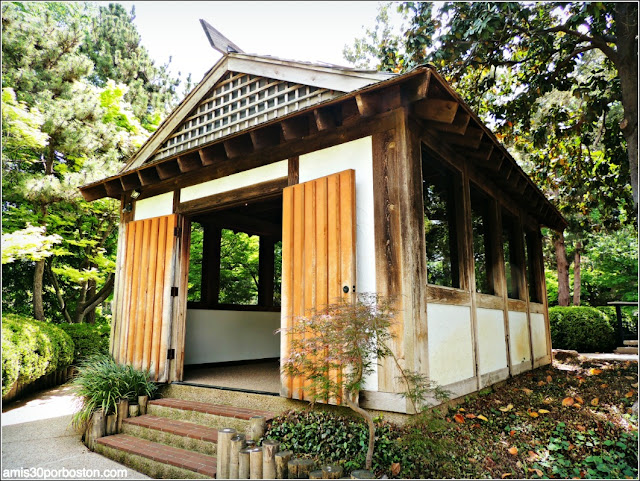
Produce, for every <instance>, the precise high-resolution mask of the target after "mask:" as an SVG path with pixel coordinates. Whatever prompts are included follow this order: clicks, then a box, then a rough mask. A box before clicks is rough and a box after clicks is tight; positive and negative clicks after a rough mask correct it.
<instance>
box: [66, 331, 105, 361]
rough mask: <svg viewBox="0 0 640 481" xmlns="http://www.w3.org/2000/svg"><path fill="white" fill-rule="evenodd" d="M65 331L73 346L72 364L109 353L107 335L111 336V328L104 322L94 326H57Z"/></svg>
mask: <svg viewBox="0 0 640 481" xmlns="http://www.w3.org/2000/svg"><path fill="white" fill-rule="evenodd" d="M58 327H60V328H61V329H62V330H63V331H65V332H66V333H67V334H69V336H70V337H71V339H73V344H74V346H75V351H74V354H73V363H74V364H76V365H77V364H79V363H81V362H83V361H84V360H85V359H88V358H90V357H93V356H96V355H99V354H102V355H107V354H108V353H109V335H110V334H111V326H110V325H109V324H108V323H106V322H99V323H95V324H87V323H81V324H66V323H61V324H58Z"/></svg>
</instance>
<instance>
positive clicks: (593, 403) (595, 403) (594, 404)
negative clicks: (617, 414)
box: [591, 397, 600, 406]
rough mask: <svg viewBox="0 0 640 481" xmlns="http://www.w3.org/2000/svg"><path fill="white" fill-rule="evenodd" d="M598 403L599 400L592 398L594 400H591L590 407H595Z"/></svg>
mask: <svg viewBox="0 0 640 481" xmlns="http://www.w3.org/2000/svg"><path fill="white" fill-rule="evenodd" d="M599 402H600V398H597V397H594V398H593V399H592V400H591V405H592V406H597V405H598V403H599Z"/></svg>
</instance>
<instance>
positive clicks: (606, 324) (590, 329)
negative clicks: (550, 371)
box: [549, 306, 616, 352]
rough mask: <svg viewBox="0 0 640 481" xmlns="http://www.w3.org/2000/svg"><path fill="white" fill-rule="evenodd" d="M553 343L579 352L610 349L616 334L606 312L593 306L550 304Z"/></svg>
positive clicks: (555, 346)
mask: <svg viewBox="0 0 640 481" xmlns="http://www.w3.org/2000/svg"><path fill="white" fill-rule="evenodd" d="M549 324H550V327H551V344H552V346H553V347H554V348H556V349H573V350H576V351H578V352H611V351H612V350H613V348H614V347H615V345H616V336H615V332H614V330H613V327H611V323H610V321H609V319H608V318H607V316H606V315H605V314H604V313H602V312H601V311H599V310H598V309H595V308H593V307H580V306H573V307H551V308H550V309H549Z"/></svg>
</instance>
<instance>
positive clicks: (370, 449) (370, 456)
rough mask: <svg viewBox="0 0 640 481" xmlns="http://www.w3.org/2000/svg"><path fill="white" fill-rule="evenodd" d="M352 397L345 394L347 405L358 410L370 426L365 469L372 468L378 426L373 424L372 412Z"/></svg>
mask: <svg viewBox="0 0 640 481" xmlns="http://www.w3.org/2000/svg"><path fill="white" fill-rule="evenodd" d="M350 398H351V394H350V393H347V395H346V396H345V399H346V401H347V405H348V406H349V407H350V408H351V409H353V410H354V411H355V412H357V413H358V414H359V415H360V416H362V417H363V418H364V420H365V421H366V422H367V425H368V426H369V447H368V449H367V460H366V461H365V468H364V469H366V470H371V464H372V462H373V447H374V443H375V441H376V426H375V424H373V418H372V417H371V414H369V412H368V411H366V410H364V409H362V408H361V407H360V406H358V405H357V404H356V403H354V402H353V401H352V400H351V399H350Z"/></svg>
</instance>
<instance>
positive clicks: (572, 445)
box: [567, 444, 576, 451]
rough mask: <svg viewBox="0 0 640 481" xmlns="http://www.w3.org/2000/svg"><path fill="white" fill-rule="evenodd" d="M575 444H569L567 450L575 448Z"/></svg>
mask: <svg viewBox="0 0 640 481" xmlns="http://www.w3.org/2000/svg"><path fill="white" fill-rule="evenodd" d="M575 448H576V445H575V444H569V447H568V448H567V450H568V451H571V450H572V449H575Z"/></svg>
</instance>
